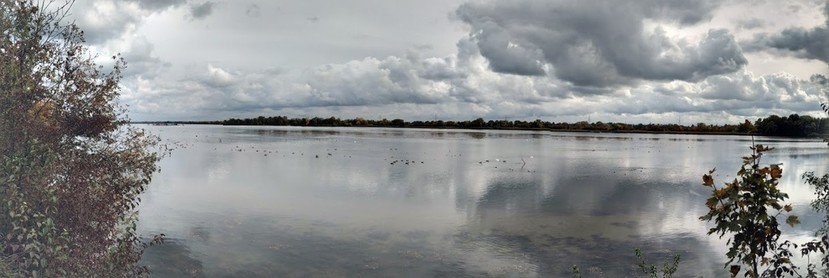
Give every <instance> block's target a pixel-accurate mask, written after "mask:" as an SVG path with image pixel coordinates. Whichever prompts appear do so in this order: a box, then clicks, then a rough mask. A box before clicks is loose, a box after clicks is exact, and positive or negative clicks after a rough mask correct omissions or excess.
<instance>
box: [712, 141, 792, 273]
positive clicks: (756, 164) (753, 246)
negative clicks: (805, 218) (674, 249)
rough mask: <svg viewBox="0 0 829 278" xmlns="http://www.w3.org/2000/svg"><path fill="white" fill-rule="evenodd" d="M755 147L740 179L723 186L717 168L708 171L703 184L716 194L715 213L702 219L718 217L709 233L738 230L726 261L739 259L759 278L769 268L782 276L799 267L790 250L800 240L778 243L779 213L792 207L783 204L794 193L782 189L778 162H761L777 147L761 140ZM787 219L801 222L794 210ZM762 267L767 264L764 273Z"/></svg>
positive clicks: (767, 271) (752, 148)
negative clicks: (715, 175) (716, 179)
mask: <svg viewBox="0 0 829 278" xmlns="http://www.w3.org/2000/svg"><path fill="white" fill-rule="evenodd" d="M751 150H752V154H751V155H750V156H747V157H743V166H742V168H741V169H740V170H739V171H738V172H737V176H738V177H739V178H735V179H734V180H733V181H732V182H728V183H725V185H724V186H723V187H722V188H717V187H716V185H714V178H713V177H712V174H713V173H714V170H711V171H709V173H708V174H706V175H704V176H703V185H704V186H707V187H711V189H712V194H711V197H710V198H708V200H707V201H706V204H705V205H706V206H707V207H708V209H709V212H708V213H707V214H706V215H704V216H702V217H700V219H701V220H704V221H713V222H714V224H715V226H714V227H713V228H711V229H710V230H709V231H708V234H709V235H710V234H718V235H719V236H720V237H723V236H725V235H726V234H729V235H733V236H732V237H730V238H729V239H728V244H729V245H730V246H729V250H728V253H726V255H727V256H728V259H729V260H728V262H727V263H726V264H725V265H726V266H728V265H729V264H730V263H732V262H734V260H737V262H738V263H740V264H742V265H743V266H745V267H746V268H747V269H746V273H745V275H746V276H750V277H759V275H760V274H763V273H766V274H770V275H774V276H777V277H779V276H781V275H782V274H784V273H787V274H792V275H793V274H795V271H796V267H795V266H794V265H793V264H792V262H791V260H790V258H791V257H792V254H791V252H790V251H788V250H789V248H790V247H794V248H797V245H796V244H793V243H791V242H788V241H786V242H784V243H782V244H781V243H778V242H777V240H778V239H779V237H780V234H781V232H780V229H779V224H778V221H777V217H778V216H780V214H781V213H783V212H787V213H788V212H791V210H792V207H791V205H782V204H781V203H782V202H783V201H785V200H786V199H787V198H788V195H787V194H786V193H783V192H781V191H780V190H779V189H778V188H777V184H778V179H779V178H780V177H781V176H782V174H783V170H782V168H780V165H776V164H771V165H770V166H767V167H761V166H760V159H761V157H762V155H763V153H765V152H767V151H770V150H771V148H769V147H766V146H763V145H756V146H753V147H751ZM785 221H786V223H787V224H789V225H792V226H794V225H796V224H798V223H799V220H798V218H797V216H794V215H789V216H788V217H787V218H786V220H785ZM761 266H767V268H766V270H765V271H764V272H762V273H761V272H760V270H759V267H761ZM731 269H732V273H734V274H736V273H737V272H739V271H740V267H739V265H737V266H736V267H735V266H732V268H731Z"/></svg>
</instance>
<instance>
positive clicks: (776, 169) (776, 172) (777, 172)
mask: <svg viewBox="0 0 829 278" xmlns="http://www.w3.org/2000/svg"><path fill="white" fill-rule="evenodd" d="M782 176H783V169H781V168H780V166H778V165H771V177H772V178H775V179H779V178H780V177H782Z"/></svg>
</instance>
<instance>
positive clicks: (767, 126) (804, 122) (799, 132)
mask: <svg viewBox="0 0 829 278" xmlns="http://www.w3.org/2000/svg"><path fill="white" fill-rule="evenodd" d="M827 121H829V119H827V118H815V117H811V116H800V115H798V114H792V115H789V116H788V117H781V116H777V115H771V116H769V117H766V118H761V119H757V120H756V121H755V122H753V123H752V122H751V121H749V120H745V121H744V122H742V123H737V124H724V125H713V124H705V123H697V124H693V125H680V124H654V123H649V124H627V123H613V122H607V123H605V122H587V121H580V122H575V123H566V122H549V121H542V120H540V119H539V120H535V121H520V120H515V121H508V120H484V119H483V118H477V119H475V120H470V121H442V120H434V121H410V122H409V121H405V120H403V119H393V120H388V119H382V120H371V119H364V118H361V117H357V118H353V119H340V118H336V117H329V118H320V117H313V118H288V117H285V116H274V117H265V116H259V117H256V118H247V119H235V118H231V119H228V120H224V121H220V122H215V123H220V124H223V125H268V126H361V127H407V128H468V129H538V130H562V131H596V132H655V133H717V134H757V135H766V136H788V137H809V136H820V135H825V134H827V133H829V132H827V131H829V130H827Z"/></svg>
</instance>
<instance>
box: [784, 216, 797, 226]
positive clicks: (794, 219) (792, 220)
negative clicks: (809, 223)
mask: <svg viewBox="0 0 829 278" xmlns="http://www.w3.org/2000/svg"><path fill="white" fill-rule="evenodd" d="M786 224H789V226H792V227H794V225H797V224H800V220H799V219H797V215H789V217H787V218H786Z"/></svg>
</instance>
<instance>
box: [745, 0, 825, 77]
mask: <svg viewBox="0 0 829 278" xmlns="http://www.w3.org/2000/svg"><path fill="white" fill-rule="evenodd" d="M823 14H824V15H825V16H826V21H825V23H824V25H823V26H817V27H814V28H812V29H806V28H801V27H796V28H788V29H785V30H783V31H782V32H780V33H779V34H772V35H769V34H760V35H758V36H757V37H755V39H754V40H753V41H751V42H748V43H746V44H745V45H746V47H747V50H752V51H760V50H765V49H768V48H772V49H777V50H782V51H786V52H788V53H790V54H792V55H794V56H796V57H799V58H804V59H814V60H820V61H823V62H825V63H829V1H827V2H826V3H825V4H824V5H823Z"/></svg>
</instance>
